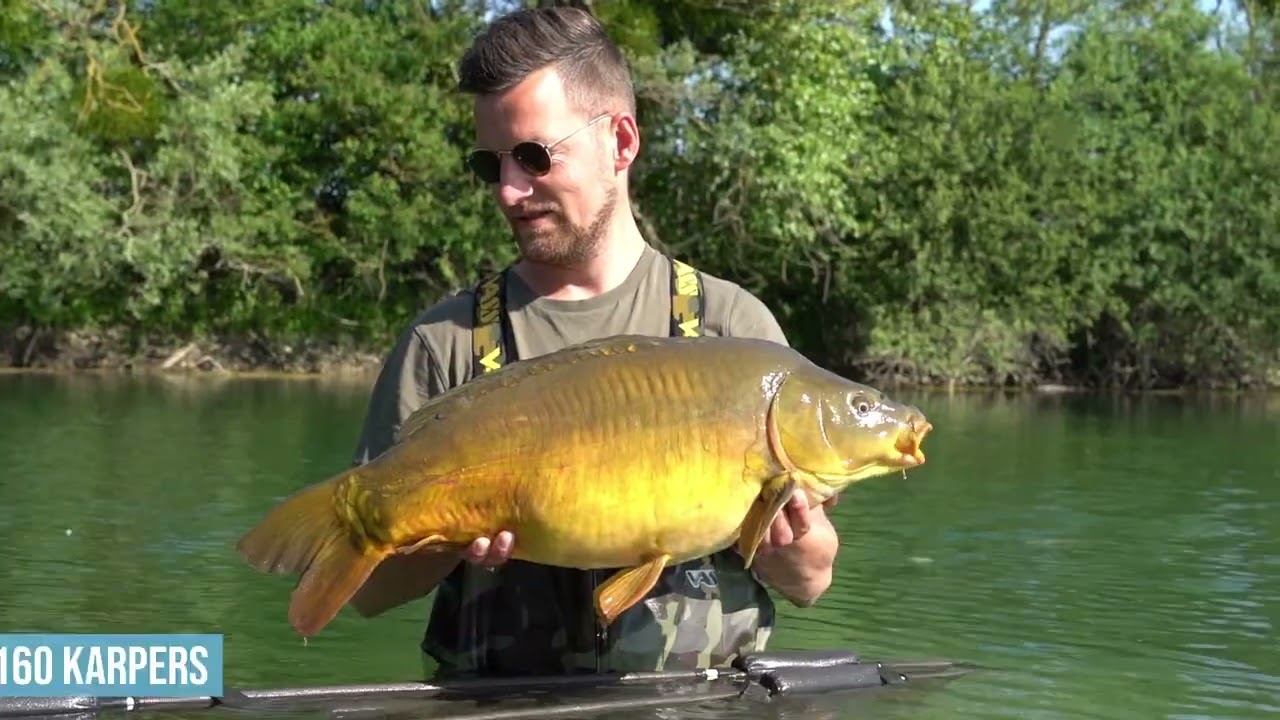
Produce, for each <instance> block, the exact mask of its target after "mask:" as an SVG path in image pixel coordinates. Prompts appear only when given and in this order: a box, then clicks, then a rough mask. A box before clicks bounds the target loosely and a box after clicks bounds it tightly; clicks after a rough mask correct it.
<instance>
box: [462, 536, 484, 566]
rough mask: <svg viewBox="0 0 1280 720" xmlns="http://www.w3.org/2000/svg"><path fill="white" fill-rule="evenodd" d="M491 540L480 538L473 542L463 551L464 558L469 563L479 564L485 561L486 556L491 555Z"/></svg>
mask: <svg viewBox="0 0 1280 720" xmlns="http://www.w3.org/2000/svg"><path fill="white" fill-rule="evenodd" d="M489 545H490V543H489V538H487V537H480V538H476V539H475V540H472V541H471V544H470V545H469V546H467V549H466V550H465V551H463V553H462V557H463V559H464V560H466V561H468V562H473V563H478V562H480V561H482V560H484V557H485V555H487V554H488V553H489Z"/></svg>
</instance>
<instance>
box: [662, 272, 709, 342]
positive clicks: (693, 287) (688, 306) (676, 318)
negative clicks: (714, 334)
mask: <svg viewBox="0 0 1280 720" xmlns="http://www.w3.org/2000/svg"><path fill="white" fill-rule="evenodd" d="M667 259H668V260H670V261H671V336H672V337H697V336H699V335H701V334H702V276H701V275H699V274H698V271H697V270H694V269H693V268H692V267H690V266H689V265H686V264H685V263H682V262H680V261H679V260H676V259H675V258H667Z"/></svg>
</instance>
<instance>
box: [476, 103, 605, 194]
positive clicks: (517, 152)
mask: <svg viewBox="0 0 1280 720" xmlns="http://www.w3.org/2000/svg"><path fill="white" fill-rule="evenodd" d="M607 117H612V114H610V113H605V114H604V115H598V116H596V117H594V118H592V119H591V120H589V121H587V124H585V125H583V126H582V127H579V128H578V129H577V130H574V131H573V132H571V133H569V134H568V135H565V136H564V137H562V138H560V139H559V140H556V141H555V142H553V143H551V144H550V145H548V144H546V143H540V142H537V141H535V140H525V141H524V142H519V143H516V144H515V146H514V147H512V148H511V149H510V150H488V149H486V148H473V149H472V150H471V152H469V153H467V159H466V162H467V167H468V168H470V169H471V172H472V174H474V175H475V176H476V177H477V178H479V179H480V181H481V182H483V183H485V184H486V185H496V184H497V183H498V182H499V181H500V180H501V179H502V156H503V155H510V156H511V158H512V159H513V160H515V161H516V164H517V165H519V166H520V169H521V170H524V171H525V172H526V173H528V174H530V175H532V176H534V177H542V176H543V175H546V174H547V173H549V172H551V164H552V161H551V152H552V151H553V150H555V148H556V147H557V146H559V145H560V144H561V143H563V142H565V141H566V140H568V139H569V138H572V137H573V136H574V135H577V134H578V133H580V132H582V131H583V130H586V129H587V128H589V127H591V126H592V125H595V124H596V123H598V122H600V121H601V120H604V119H605V118H607ZM544 166H545V167H544ZM490 170H492V171H493V172H492V174H491V175H490V174H486V173H488V171H490ZM490 178H492V179H490Z"/></svg>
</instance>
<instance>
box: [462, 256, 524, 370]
mask: <svg viewBox="0 0 1280 720" xmlns="http://www.w3.org/2000/svg"><path fill="white" fill-rule="evenodd" d="M509 270H510V268H506V269H504V270H503V271H502V272H499V273H497V274H494V275H490V276H489V277H488V278H485V279H484V280H483V281H481V282H480V285H479V286H477V287H476V303H475V309H474V313H473V320H472V322H473V327H472V330H471V368H472V373H471V374H472V377H479V376H480V375H482V374H484V373H488V372H493V371H494V370H497V369H498V368H500V367H502V366H503V365H505V364H507V363H509V362H511V361H512V360H513V359H514V358H513V356H512V352H511V340H510V338H511V327H510V323H511V319H510V318H509V317H508V316H507V272H508V271H509Z"/></svg>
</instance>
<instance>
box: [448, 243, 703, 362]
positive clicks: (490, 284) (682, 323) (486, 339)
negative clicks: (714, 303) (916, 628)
mask: <svg viewBox="0 0 1280 720" xmlns="http://www.w3.org/2000/svg"><path fill="white" fill-rule="evenodd" d="M668 260H670V262H671V335H672V336H673V337H697V336H699V335H701V334H702V314H703V313H702V311H703V301H702V276H701V275H699V274H698V271H697V270H695V269H694V268H693V267H692V266H690V265H688V264H686V263H683V262H680V261H679V260H676V259H675V258H668ZM508 270H509V268H508V269H505V270H503V271H502V272H499V273H496V274H494V275H490V276H489V277H487V278H485V279H484V280H482V281H481V282H480V284H479V285H478V286H476V293H475V295H476V302H475V308H474V311H473V320H472V322H473V327H472V331H471V358H472V376H473V377H474V376H479V375H481V374H483V373H488V372H493V371H494V370H497V369H498V368H500V367H502V366H503V365H505V364H507V363H509V362H511V361H513V360H514V359H515V356H514V353H513V352H512V350H511V339H510V338H511V325H510V322H511V319H510V318H509V317H508V316H507V272H508Z"/></svg>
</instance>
